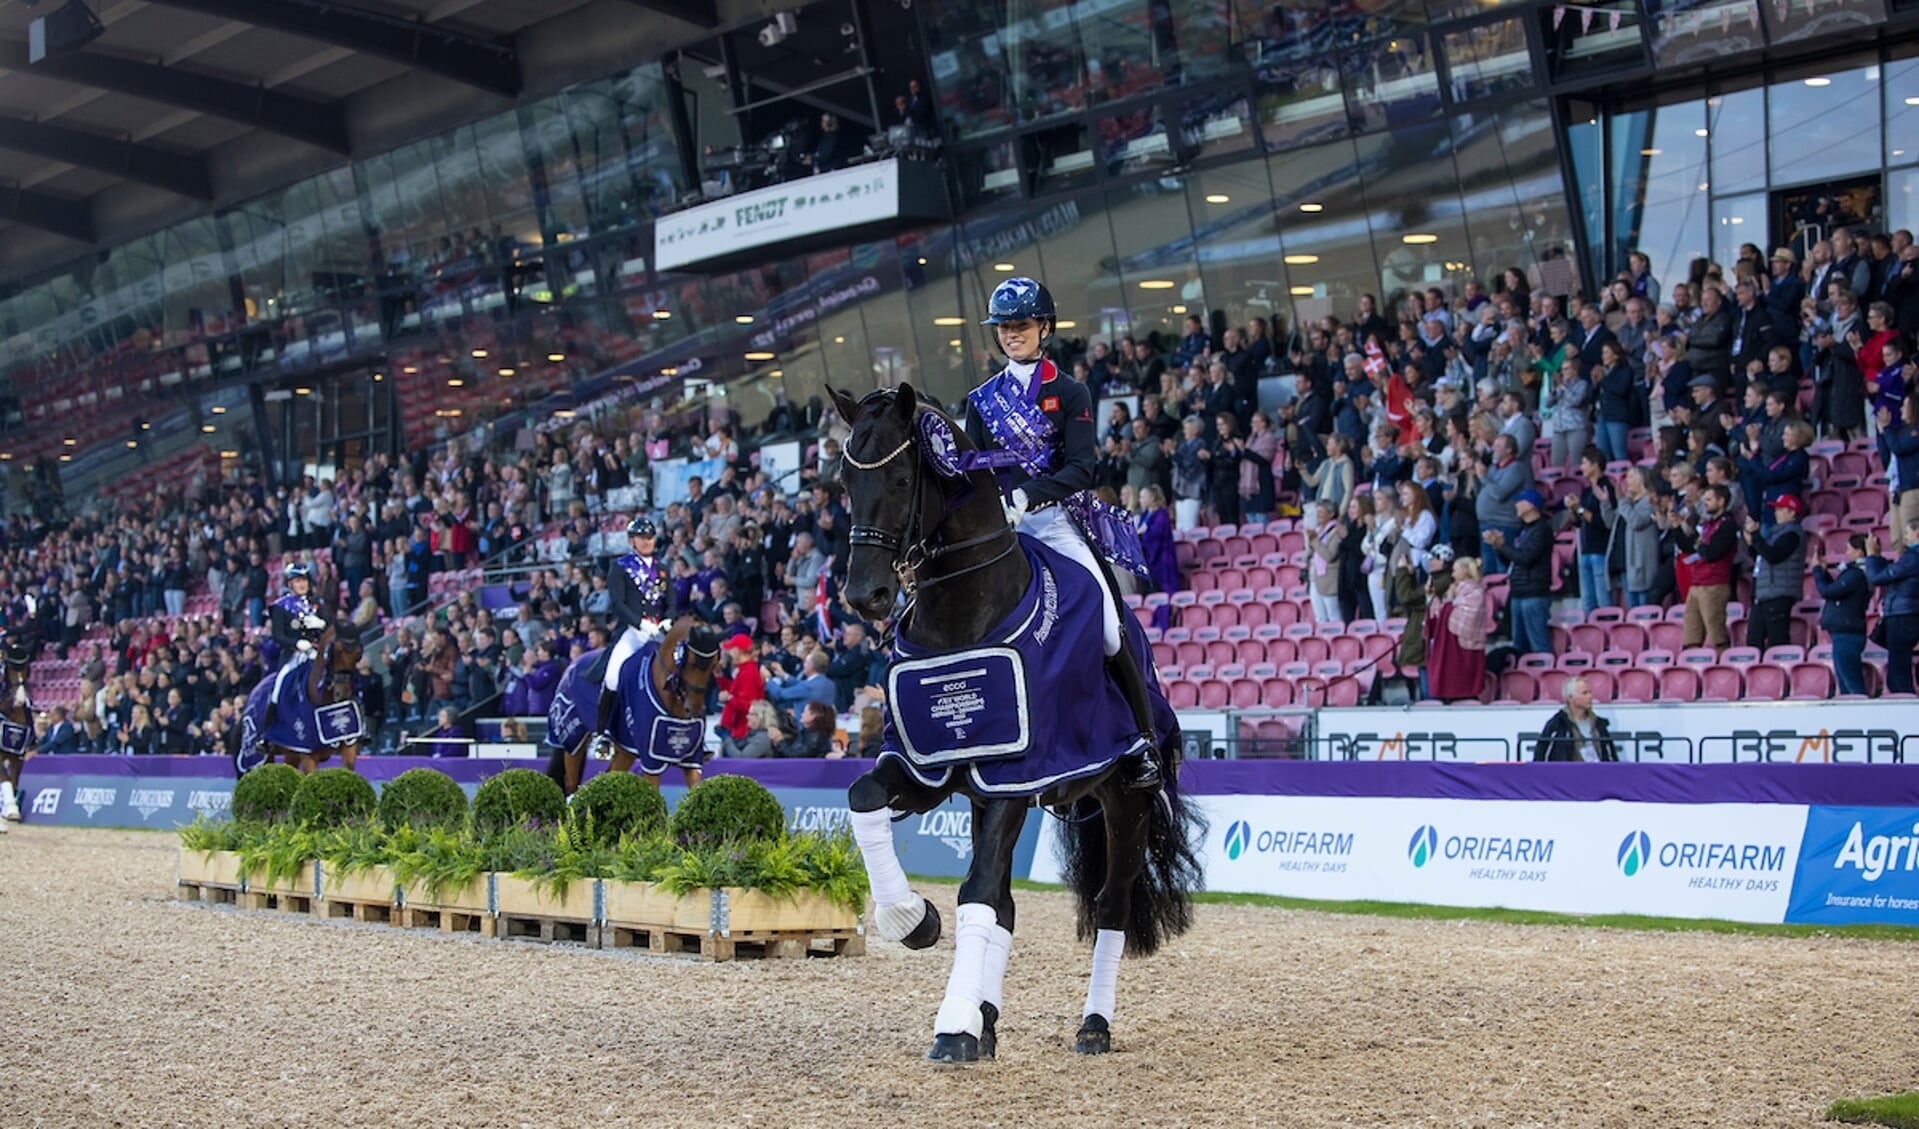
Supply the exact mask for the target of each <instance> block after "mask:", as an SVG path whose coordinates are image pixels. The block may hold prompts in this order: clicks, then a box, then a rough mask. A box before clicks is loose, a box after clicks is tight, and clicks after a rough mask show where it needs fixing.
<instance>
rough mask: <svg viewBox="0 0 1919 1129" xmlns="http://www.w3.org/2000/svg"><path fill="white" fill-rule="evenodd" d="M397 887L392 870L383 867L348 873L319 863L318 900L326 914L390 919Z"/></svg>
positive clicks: (395, 901)
mask: <svg viewBox="0 0 1919 1129" xmlns="http://www.w3.org/2000/svg"><path fill="white" fill-rule="evenodd" d="M397 887H398V884H397V883H395V882H394V880H393V872H392V871H391V870H388V869H387V868H386V867H384V866H376V867H372V868H370V869H367V870H363V871H357V872H355V873H354V874H352V875H351V876H349V875H344V874H341V873H339V872H338V871H336V870H329V869H328V868H327V865H326V864H325V863H321V864H320V901H321V903H322V909H323V913H324V916H326V917H344V918H351V919H352V920H354V921H374V922H382V923H387V922H391V921H392V920H393V909H394V906H395V905H396V904H397V903H398V897H397Z"/></svg>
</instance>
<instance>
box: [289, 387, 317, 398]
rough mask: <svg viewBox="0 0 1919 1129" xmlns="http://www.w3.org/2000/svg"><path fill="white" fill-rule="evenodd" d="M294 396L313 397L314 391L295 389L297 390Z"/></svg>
mask: <svg viewBox="0 0 1919 1129" xmlns="http://www.w3.org/2000/svg"><path fill="white" fill-rule="evenodd" d="M293 394H294V395H295V396H311V395H313V389H311V388H295V389H294V390H293Z"/></svg>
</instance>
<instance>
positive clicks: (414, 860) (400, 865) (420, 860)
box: [388, 827, 486, 901]
mask: <svg viewBox="0 0 1919 1129" xmlns="http://www.w3.org/2000/svg"><path fill="white" fill-rule="evenodd" d="M388 865H389V866H391V867H392V868H393V877H394V878H395V880H397V881H398V882H400V883H401V884H402V885H404V886H411V887H416V888H418V889H421V890H424V891H425V892H426V895H427V897H429V898H432V899H434V900H436V901H437V900H439V899H442V898H444V897H446V895H447V893H448V892H449V891H452V890H458V889H460V888H461V887H463V886H465V885H466V884H467V883H469V882H471V881H473V880H474V879H475V878H477V877H479V876H480V874H482V873H483V872H484V871H485V870H486V864H485V860H484V858H483V857H482V851H481V849H480V844H479V843H476V842H474V841H473V840H472V839H470V838H468V837H467V836H466V835H464V834H462V833H460V832H457V831H450V830H447V829H446V828H443V827H432V828H428V829H427V830H425V831H423V832H420V833H418V834H417V835H416V836H415V838H414V839H413V841H412V842H411V844H410V845H409V846H408V847H407V849H405V850H395V852H394V854H393V857H392V861H391V862H390V863H388Z"/></svg>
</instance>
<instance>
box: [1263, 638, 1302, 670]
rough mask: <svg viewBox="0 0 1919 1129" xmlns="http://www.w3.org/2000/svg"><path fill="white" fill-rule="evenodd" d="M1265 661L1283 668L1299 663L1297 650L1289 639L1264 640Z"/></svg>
mask: <svg viewBox="0 0 1919 1129" xmlns="http://www.w3.org/2000/svg"><path fill="white" fill-rule="evenodd" d="M1266 661H1267V662H1270V663H1275V664H1278V665H1280V666H1284V665H1286V664H1287V663H1289V662H1297V661H1299V649H1298V648H1297V647H1295V646H1294V645H1293V641H1292V640H1291V639H1268V640H1266Z"/></svg>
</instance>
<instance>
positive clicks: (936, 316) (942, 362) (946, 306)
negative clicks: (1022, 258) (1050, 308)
mask: <svg viewBox="0 0 1919 1129" xmlns="http://www.w3.org/2000/svg"><path fill="white" fill-rule="evenodd" d="M1057 210H1058V207H1057V206H1055V208H1053V209H1049V211H1048V214H1051V213H1052V212H1056V211H1057ZM954 231H955V229H954V228H950V227H935V228H927V229H925V230H923V231H920V232H914V233H912V234H909V235H903V236H901V237H900V238H899V239H898V240H897V246H898V256H899V262H900V273H901V277H902V281H903V285H904V287H905V291H906V310H907V325H908V326H909V328H910V330H911V332H912V339H913V340H914V341H915V342H917V344H918V348H919V364H920V379H921V380H922V381H923V382H924V384H925V387H926V389H927V391H929V392H930V393H932V394H933V395H934V396H935V397H937V398H938V399H939V400H940V402H941V403H946V404H952V403H956V402H957V401H958V400H959V399H960V398H961V397H963V396H965V394H966V392H967V390H968V389H970V388H972V387H973V385H974V384H977V383H978V382H979V379H981V378H984V376H985V372H984V370H983V369H979V368H977V367H976V364H975V358H980V362H981V363H983V361H984V357H985V351H986V348H987V346H986V341H985V332H986V331H985V330H984V329H983V328H982V327H980V326H979V325H978V324H977V322H978V321H979V315H978V313H977V312H976V311H977V307H974V308H973V309H971V310H969V309H968V307H967V306H966V304H965V294H964V293H963V292H962V291H963V288H962V286H961V285H960V283H961V276H960V275H958V274H955V273H954V271H953V263H954V260H955V256H954V253H953V239H954ZM1048 289H1053V288H1052V287H1049V288H1048ZM1055 300H1057V295H1056V299H1055ZM1068 320H1072V319H1068ZM942 322H944V324H941V323H942Z"/></svg>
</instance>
